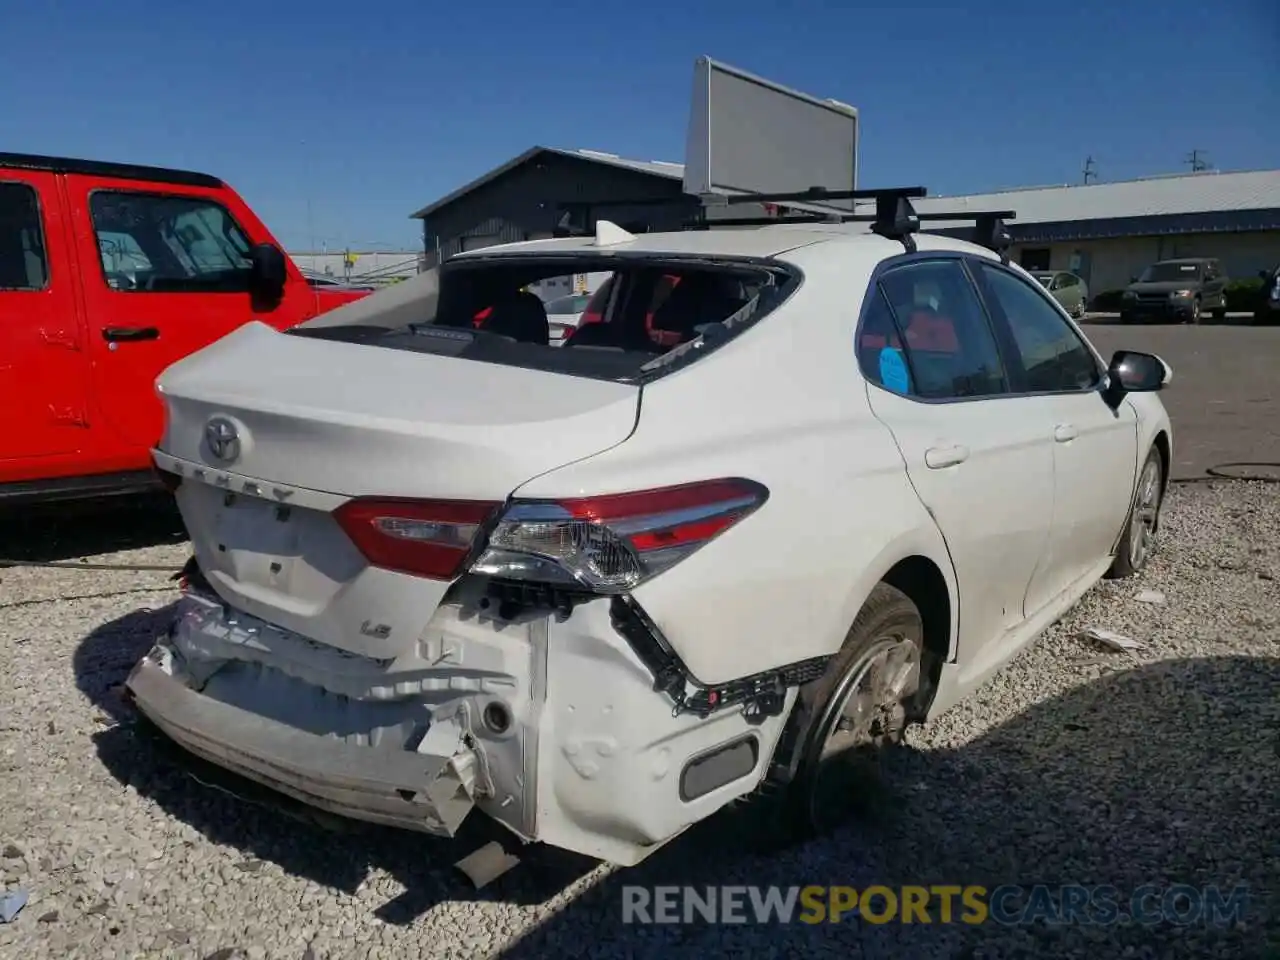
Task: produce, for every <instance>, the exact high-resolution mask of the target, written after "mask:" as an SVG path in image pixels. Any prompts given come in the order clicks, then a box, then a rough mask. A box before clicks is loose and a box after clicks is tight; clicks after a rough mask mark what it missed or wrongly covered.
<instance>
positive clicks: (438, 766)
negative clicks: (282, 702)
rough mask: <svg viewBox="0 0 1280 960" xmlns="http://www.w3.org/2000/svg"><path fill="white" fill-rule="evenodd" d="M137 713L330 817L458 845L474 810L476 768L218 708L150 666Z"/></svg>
mask: <svg viewBox="0 0 1280 960" xmlns="http://www.w3.org/2000/svg"><path fill="white" fill-rule="evenodd" d="M127 686H128V688H129V690H130V691H131V692H132V694H133V697H134V700H135V702H136V703H137V705H138V708H139V709H140V710H141V711H142V712H143V714H145V715H146V716H147V717H148V718H149V719H150V720H151V721H152V722H153V723H155V724H156V726H158V727H159V728H160V729H161V730H163V731H164V733H165V734H167V735H168V736H169V737H170V738H172V739H173V740H174V741H175V742H176V743H178V744H179V745H180V746H182V747H184V748H185V749H187V750H189V751H190V752H191V753H194V754H196V755H197V756H200V757H203V758H205V759H206V760H209V761H210V762H212V763H215V764H217V765H219V766H221V767H225V768H227V769H228V770H232V771H234V772H235V773H238V774H241V775H242V776H245V777H248V778H249V779H251V780H255V781H257V782H258V783H262V784H265V785H266V786H269V787H271V788H273V789H275V790H278V791H280V792H281V793H283V794H286V795H288V796H291V797H293V798H294V799H296V800H300V801H302V802H303V803H307V804H310V805H311V806H314V807H317V808H319V809H322V810H327V811H329V812H331V813H336V814H341V815H343V816H348V817H352V818H354V819H358V820H365V821H368V822H371V823H382V824H387V825H390V826H398V827H404V828H408V829H412V830H419V831H422V832H424V833H431V834H436V835H440V836H453V835H454V834H455V833H456V832H457V830H458V828H459V826H460V825H461V824H462V821H463V820H464V819H465V818H466V816H467V814H468V813H469V812H470V811H471V808H472V806H474V802H475V801H474V790H475V773H476V758H475V755H474V754H473V753H472V752H471V751H470V750H469V749H466V748H464V749H462V750H460V751H459V752H458V753H455V754H453V755H452V756H447V757H445V756H435V755H432V754H423V753H411V752H408V751H396V752H388V751H381V750H371V749H368V748H365V747H359V746H352V745H349V744H345V743H341V742H338V741H335V740H333V739H331V738H328V737H320V736H315V735H314V734H310V733H306V732H304V731H301V730H297V729H295V728H293V727H289V726H286V725H285V724H282V723H278V722H276V721H274V720H268V719H265V718H263V717H260V716H257V715H255V714H252V713H249V712H248V711H245V710H241V709H239V708H237V707H233V706H230V705H228V704H225V703H221V702H219V701H217V700H213V699H211V698H209V697H206V696H204V695H203V694H200V693H198V692H196V691H195V690H192V689H190V688H189V687H187V686H186V685H185V684H183V683H182V682H181V681H180V680H178V679H175V678H174V677H172V676H170V675H169V673H167V672H166V671H165V669H164V668H163V667H162V666H160V665H159V664H158V663H156V662H155V661H154V660H152V659H151V658H150V657H147V658H144V659H143V660H141V661H140V662H139V663H138V665H137V666H136V667H134V669H133V672H132V673H131V674H130V676H129V679H128V681H127Z"/></svg>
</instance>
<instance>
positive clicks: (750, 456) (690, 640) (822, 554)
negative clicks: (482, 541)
mask: <svg viewBox="0 0 1280 960" xmlns="http://www.w3.org/2000/svg"><path fill="white" fill-rule="evenodd" d="M819 249H820V248H819ZM897 249H900V248H897ZM806 253H808V252H807V251H806ZM797 257H799V254H797ZM878 259H879V257H874V258H870V257H865V255H864V260H865V262H862V261H860V260H859V259H857V258H856V257H850V258H848V259H843V258H840V257H838V256H832V255H830V254H826V255H814V254H812V253H809V255H806V256H805V257H804V260H803V263H802V266H803V269H804V270H805V273H806V279H805V282H804V285H803V286H802V287H801V289H800V290H799V291H798V292H797V293H796V294H795V295H794V296H793V298H792V299H791V300H790V301H788V303H786V304H784V305H783V306H782V307H780V308H779V309H778V310H776V311H775V312H774V313H773V314H772V315H770V316H768V317H765V318H764V319H763V320H762V321H761V322H760V324H759V325H758V326H757V327H755V328H754V329H751V330H749V331H747V332H746V333H744V334H743V335H742V336H740V337H739V338H738V339H736V340H734V341H732V342H731V343H729V344H727V345H725V346H724V347H722V348H721V349H720V350H718V351H717V352H716V353H714V354H712V355H709V356H707V357H706V358H704V359H702V360H699V361H698V362H696V363H694V364H693V365H692V366H690V367H688V368H687V369H685V370H683V371H680V372H677V373H673V374H671V375H669V376H667V377H664V378H662V379H660V380H658V381H656V382H654V383H652V384H650V385H649V386H646V387H645V388H644V391H643V394H642V398H641V415H640V421H639V424H638V427H637V429H636V431H635V433H634V434H633V435H632V436H631V438H629V439H628V440H627V441H626V442H625V443H623V444H621V445H619V446H618V447H615V448H613V449H611V450H608V451H605V452H603V453H601V454H598V455H596V456H594V457H591V458H589V459H586V460H583V461H580V462H578V463H575V464H570V465H568V466H566V467H563V468H561V469H559V470H555V471H552V472H551V473H549V474H545V475H543V476H541V477H539V478H537V479H535V480H533V481H531V482H530V483H528V484H526V485H525V486H523V487H521V488H520V489H519V490H518V491H516V495H517V496H527V497H564V496H576V495H583V494H588V493H611V492H622V491H626V490H641V489H646V488H652V487H659V486H665V485H669V484H677V483H687V482H691V481H696V480H703V479H713V478H717V477H734V476H738V477H746V478H749V479H752V480H755V481H757V482H759V483H762V484H764V485H765V486H766V487H767V488H768V489H769V500H768V502H767V503H766V504H765V505H764V506H763V507H762V508H761V509H759V510H758V511H757V512H756V513H754V514H753V515H752V516H750V517H748V518H747V519H746V520H744V521H742V522H741V523H739V524H738V525H736V526H735V527H733V528H731V529H730V530H729V531H727V532H726V533H725V534H724V535H722V536H720V537H718V538H717V539H716V540H714V541H712V542H711V543H710V544H708V545H707V546H705V547H703V548H702V549H701V550H699V551H697V552H696V553H694V554H693V555H692V556H690V557H689V558H687V559H685V560H684V561H682V562H681V563H679V564H678V565H676V566H675V567H673V568H672V569H671V570H669V571H667V572H665V573H663V574H662V575H660V576H658V577H655V578H654V579H653V580H651V581H649V582H647V583H645V584H642V585H641V586H640V587H639V588H638V589H637V590H636V591H635V597H636V599H637V601H638V602H639V603H640V604H641V605H642V606H643V607H644V608H645V610H646V611H647V612H648V613H649V615H650V616H651V617H652V618H653V620H654V622H655V623H656V625H657V626H658V627H659V628H660V629H661V630H662V631H663V633H664V634H665V635H666V637H667V639H668V640H669V641H670V642H671V644H672V646H673V647H674V648H675V649H676V651H677V652H678V653H679V655H680V656H681V658H682V659H683V660H684V661H685V663H686V665H687V666H688V667H689V669H690V670H691V671H692V672H693V673H694V674H695V676H697V677H698V678H699V679H700V680H702V681H704V682H707V683H713V682H719V681H724V680H730V679H734V678H737V677H742V676H746V675H749V674H752V673H756V672H759V671H762V670H766V669H769V668H772V667H777V666H781V665H784V664H788V663H793V662H795V661H799V660H803V659H806V658H808V657H812V656H818V655H822V654H829V653H833V652H835V651H836V650H838V649H839V647H840V645H841V643H842V642H843V640H844V638H845V635H846V633H847V631H848V629H849V626H850V625H851V624H852V622H853V620H854V618H855V617H856V616H857V612H858V610H859V609H860V607H861V606H862V604H863V602H864V601H865V599H866V597H867V595H868V594H869V593H870V591H871V589H872V587H874V585H875V584H876V582H877V581H878V580H879V579H880V578H881V577H882V576H883V575H884V573H885V572H887V571H888V569H889V568H890V567H892V566H893V564H894V563H896V562H897V561H898V560H901V559H903V558H905V557H907V556H912V555H921V556H925V557H928V558H930V559H931V560H933V561H934V563H935V564H936V565H937V566H938V567H939V568H940V569H941V570H942V571H943V572H944V575H945V577H946V578H947V580H948V586H949V588H950V589H951V592H952V595H953V596H954V581H953V575H952V572H951V566H950V561H949V559H948V557H947V553H946V547H945V544H944V543H943V540H942V537H941V535H940V533H939V532H938V530H937V527H936V526H935V525H934V523H933V521H932V518H931V517H930V516H929V514H928V513H927V511H926V510H925V509H924V507H923V505H922V504H921V503H920V500H919V499H918V497H917V496H916V494H915V491H914V490H913V488H912V487H911V485H910V483H909V482H908V480H907V475H906V471H905V467H904V464H903V461H902V457H901V455H900V453H899V452H898V449H897V447H896V445H895V443H894V441H893V438H892V436H891V435H890V434H889V432H888V431H887V430H886V429H885V428H884V427H883V426H882V425H881V424H880V423H879V421H877V420H876V419H875V418H874V417H873V416H872V414H871V412H870V409H869V407H868V405H867V401H866V385H865V383H864V381H863V380H862V378H861V375H860V373H859V371H858V367H857V362H856V358H855V354H854V349H853V345H854V338H853V332H854V328H855V325H856V321H857V316H858V310H859V307H860V305H861V300H862V291H863V290H864V289H865V287H866V284H867V282H868V281H869V278H870V272H871V269H872V267H873V266H874V263H875V262H876V260H878ZM952 620H953V622H954V620H955V617H952Z"/></svg>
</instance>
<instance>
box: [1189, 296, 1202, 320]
mask: <svg viewBox="0 0 1280 960" xmlns="http://www.w3.org/2000/svg"><path fill="white" fill-rule="evenodd" d="M1187 322H1188V323H1199V322H1200V298H1199V297H1196V298H1195V299H1194V300H1192V301H1191V316H1190V318H1189V319H1188V320H1187Z"/></svg>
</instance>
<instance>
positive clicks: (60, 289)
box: [0, 169, 89, 482]
mask: <svg viewBox="0 0 1280 960" xmlns="http://www.w3.org/2000/svg"><path fill="white" fill-rule="evenodd" d="M59 187H60V184H59V182H58V179H57V176H56V175H55V174H52V173H44V172H38V171H28V170H3V169H0V410H3V411H4V423H5V428H4V430H0V482H4V481H7V480H18V479H27V478H28V475H29V474H31V473H32V470H31V467H32V464H31V463H30V462H29V461H32V460H36V461H37V464H38V462H39V460H38V458H43V457H50V456H56V455H58V454H70V453H75V452H76V451H77V450H79V449H80V448H81V447H82V446H83V445H84V443H85V436H86V433H87V429H86V428H87V426H88V411H87V409H86V400H87V398H88V375H89V361H88V356H87V354H86V352H85V342H84V341H85V338H84V330H83V327H82V325H81V318H80V316H79V315H78V311H77V308H76V286H75V277H74V270H73V268H72V261H71V259H70V257H69V246H68V244H69V238H68V236H67V229H66V220H65V217H64V216H63V209H64V208H63V204H62V202H61V199H62V196H61V191H60V189H59ZM14 461H28V462H25V463H15V462H14ZM39 472H40V471H39V468H38V466H37V469H36V470H35V474H36V475H38V474H39Z"/></svg>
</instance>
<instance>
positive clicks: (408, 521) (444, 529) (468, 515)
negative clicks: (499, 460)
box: [333, 499, 501, 580]
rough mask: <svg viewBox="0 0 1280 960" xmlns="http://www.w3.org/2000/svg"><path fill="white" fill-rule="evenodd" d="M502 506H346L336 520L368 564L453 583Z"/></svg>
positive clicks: (365, 502) (370, 502)
mask: <svg viewBox="0 0 1280 960" xmlns="http://www.w3.org/2000/svg"><path fill="white" fill-rule="evenodd" d="M500 506H501V504H497V503H491V502H489V501H478V500H379V499H356V500H348V501H347V502H346V503H344V504H343V505H342V506H341V507H339V508H338V509H337V510H335V511H334V514H333V516H334V519H336V520H337V521H338V524H339V526H341V527H342V529H343V530H344V531H345V532H346V534H347V536H348V537H350V538H351V542H352V543H354V544H355V545H356V549H358V550H359V551H360V552H361V553H362V554H363V555H364V558H365V559H366V560H368V561H369V563H371V564H373V565H374V566H375V567H382V568H383V569H386V570H395V571H398V572H400V573H409V574H413V575H414V576H418V577H428V578H430V579H432V580H452V579H453V578H454V577H456V576H457V575H458V574H459V573H460V572H461V568H462V566H463V564H464V563H465V561H466V559H467V556H468V555H469V553H470V552H471V548H472V545H473V544H474V542H475V539H476V534H477V533H478V532H479V530H480V528H481V527H482V526H483V525H484V524H485V522H486V521H487V520H488V519H489V518H490V517H492V516H493V514H494V512H495V511H496V510H497V509H498V508H499V507H500Z"/></svg>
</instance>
